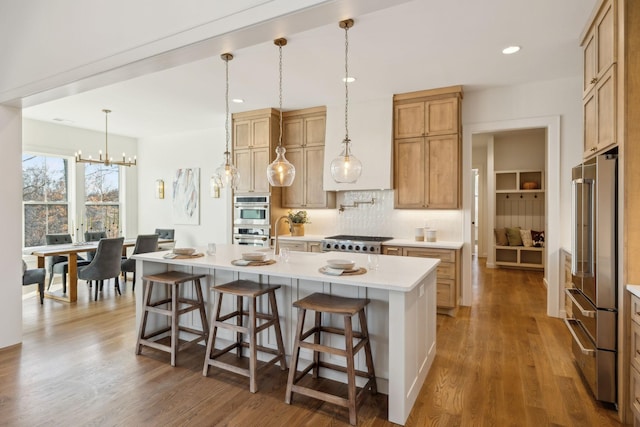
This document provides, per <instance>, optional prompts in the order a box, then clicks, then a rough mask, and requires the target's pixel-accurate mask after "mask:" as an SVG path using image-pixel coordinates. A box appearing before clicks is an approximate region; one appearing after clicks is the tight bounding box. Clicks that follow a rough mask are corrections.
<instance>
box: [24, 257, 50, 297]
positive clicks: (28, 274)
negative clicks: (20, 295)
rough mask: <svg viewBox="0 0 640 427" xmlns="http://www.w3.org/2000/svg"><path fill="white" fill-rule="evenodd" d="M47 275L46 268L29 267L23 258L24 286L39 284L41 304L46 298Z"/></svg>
mask: <svg viewBox="0 0 640 427" xmlns="http://www.w3.org/2000/svg"><path fill="white" fill-rule="evenodd" d="M46 277H47V270H45V269H44V268H32V269H28V268H27V263H26V262H24V260H22V286H28V285H35V284H36V283H37V284H38V295H40V304H42V303H43V300H44V281H45V279H46Z"/></svg>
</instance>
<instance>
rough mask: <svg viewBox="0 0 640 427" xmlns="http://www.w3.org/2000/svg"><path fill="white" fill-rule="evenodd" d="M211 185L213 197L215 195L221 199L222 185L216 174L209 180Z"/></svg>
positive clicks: (215, 197)
mask: <svg viewBox="0 0 640 427" xmlns="http://www.w3.org/2000/svg"><path fill="white" fill-rule="evenodd" d="M209 187H210V192H211V197H213V198H214V199H219V198H220V186H219V185H218V181H217V180H216V177H215V176H212V177H211V180H210V181H209Z"/></svg>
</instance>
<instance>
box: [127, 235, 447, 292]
mask: <svg viewBox="0 0 640 427" xmlns="http://www.w3.org/2000/svg"><path fill="white" fill-rule="evenodd" d="M196 250H197V251H198V252H202V253H205V256H203V257H199V258H189V259H164V258H163V256H164V255H165V254H167V253H169V252H170V251H162V252H151V253H146V254H137V255H133V258H134V259H136V260H141V261H151V262H160V263H165V264H170V265H184V266H191V267H200V268H210V269H220V270H229V271H239V272H251V273H256V274H264V275H267V276H279V277H288V278H293V279H305V280H313V281H321V282H329V283H340V284H345V285H353V286H364V287H369V288H376V289H385V290H389V291H400V292H409V291H411V290H412V289H413V288H415V287H416V286H417V285H418V284H419V283H420V282H421V281H422V279H424V278H425V277H426V276H428V275H429V274H430V273H434V274H435V272H436V266H437V265H438V264H439V263H440V260H438V259H431V258H414V257H397V256H391V255H378V260H379V267H378V269H377V270H368V271H367V273H365V274H362V275H357V276H330V275H326V274H322V273H320V272H319V271H318V269H319V268H321V267H323V266H325V265H326V264H327V263H326V260H328V259H332V258H339V259H350V260H353V261H355V262H356V266H357V267H364V268H367V257H368V255H366V254H357V253H345V252H296V251H292V252H291V253H290V255H289V261H288V262H282V261H281V260H280V259H279V257H274V256H273V254H272V252H271V251H269V252H267V253H268V257H269V258H272V259H275V260H276V263H275V264H271V265H265V266H259V267H249V266H247V267H241V266H235V265H233V264H231V261H233V260H236V259H241V258H242V253H244V252H256V249H250V248H247V247H244V246H239V245H217V250H216V254H215V255H206V252H205V251H206V248H204V247H199V248H196ZM367 269H368V268H367Z"/></svg>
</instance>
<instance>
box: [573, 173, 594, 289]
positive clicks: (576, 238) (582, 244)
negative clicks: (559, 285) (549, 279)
mask: <svg viewBox="0 0 640 427" xmlns="http://www.w3.org/2000/svg"><path fill="white" fill-rule="evenodd" d="M593 191H594V185H593V180H592V179H588V178H579V179H574V180H573V181H571V217H572V219H573V229H572V236H571V253H572V257H571V274H573V275H574V276H579V277H590V276H592V275H593V271H594V267H595V265H594V263H595V260H594V258H593V256H594V252H593V249H594V248H593V243H594V242H593V239H594V235H593V231H594V230H593V220H594V213H595V211H594V209H595V206H594V203H593V196H594V193H593ZM580 196H582V197H580ZM585 199H586V200H585Z"/></svg>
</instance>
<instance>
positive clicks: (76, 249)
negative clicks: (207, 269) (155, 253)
mask: <svg viewBox="0 0 640 427" xmlns="http://www.w3.org/2000/svg"><path fill="white" fill-rule="evenodd" d="M173 242H174V241H173V240H172V239H158V244H159V245H160V244H165V243H173ZM98 243H99V242H97V241H96V242H79V243H69V244H61V245H45V246H35V247H31V248H27V249H26V250H25V254H27V255H35V256H37V257H38V268H45V258H46V257H48V256H55V255H62V256H66V257H67V259H68V262H69V269H68V271H67V274H68V281H67V292H66V293H64V292H62V290H59V291H45V293H44V297H45V298H50V299H54V300H58V301H64V302H75V301H77V300H78V254H79V253H83V252H91V251H95V250H96V249H97V248H98ZM135 245H136V239H135V238H130V239H125V240H124V243H123V245H122V255H123V256H126V255H127V248H130V247H133V246H135Z"/></svg>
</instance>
